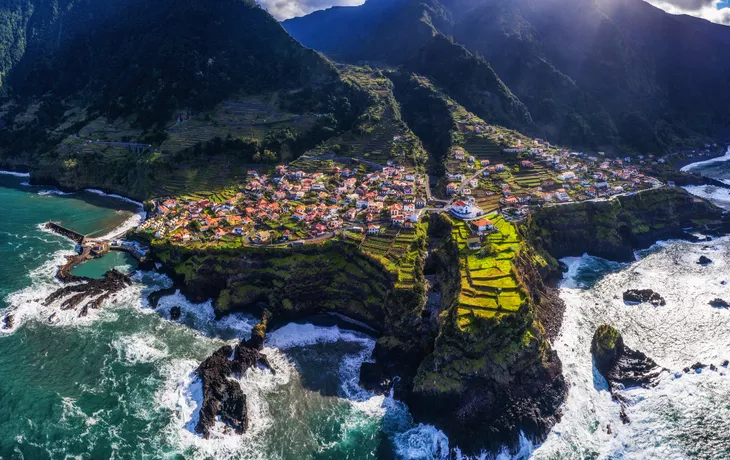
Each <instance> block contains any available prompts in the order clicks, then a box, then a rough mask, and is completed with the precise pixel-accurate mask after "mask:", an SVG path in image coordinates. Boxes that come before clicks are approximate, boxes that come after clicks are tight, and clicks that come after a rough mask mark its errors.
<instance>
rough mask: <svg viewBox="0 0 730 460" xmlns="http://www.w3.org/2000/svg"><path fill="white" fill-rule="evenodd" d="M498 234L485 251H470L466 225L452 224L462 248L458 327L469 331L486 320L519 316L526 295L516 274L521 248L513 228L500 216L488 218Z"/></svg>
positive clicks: (488, 240) (492, 236) (489, 238)
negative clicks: (477, 322)
mask: <svg viewBox="0 0 730 460" xmlns="http://www.w3.org/2000/svg"><path fill="white" fill-rule="evenodd" d="M488 218H489V219H490V220H492V222H494V224H495V228H496V231H495V232H493V233H491V234H490V235H488V236H487V237H486V239H485V240H484V241H483V242H482V249H480V250H476V251H475V250H471V249H469V247H468V246H467V240H468V239H469V238H470V236H471V232H470V230H469V229H468V228H467V226H466V224H465V223H464V222H461V221H456V220H453V219H451V218H448V219H449V220H450V221H451V225H452V231H451V235H452V238H453V239H454V241H455V242H456V243H457V245H458V246H459V254H460V261H459V263H460V272H461V292H460V294H459V298H458V307H457V308H458V318H459V319H458V321H459V326H460V327H461V328H462V329H464V330H469V329H470V328H471V327H473V326H474V323H475V322H476V321H478V320H480V319H484V318H495V317H496V318H498V317H501V316H504V315H509V314H512V313H515V312H517V311H518V310H519V309H520V307H521V306H522V304H523V303H524V301H525V299H526V295H525V293H524V290H523V288H522V286H521V285H520V282H519V280H518V278H517V276H516V274H515V269H514V267H513V260H514V258H515V257H516V256H517V254H518V253H519V251H520V249H521V248H522V240H521V239H520V237H519V235H517V232H516V230H515V228H514V226H513V225H512V224H511V223H509V222H507V221H505V220H504V219H503V218H502V217H501V216H499V215H490V216H488Z"/></svg>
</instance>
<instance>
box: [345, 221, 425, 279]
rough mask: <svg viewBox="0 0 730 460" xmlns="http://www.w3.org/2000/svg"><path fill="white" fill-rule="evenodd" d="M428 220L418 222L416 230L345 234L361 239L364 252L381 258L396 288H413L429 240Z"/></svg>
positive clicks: (354, 238)
mask: <svg viewBox="0 0 730 460" xmlns="http://www.w3.org/2000/svg"><path fill="white" fill-rule="evenodd" d="M427 230H428V223H426V222H424V223H419V224H418V225H417V226H416V228H415V229H412V230H408V229H401V230H396V229H388V230H386V231H384V232H383V233H381V234H380V235H377V236H375V235H366V236H359V235H355V234H348V235H346V237H347V238H351V239H353V240H356V241H357V240H358V237H359V241H360V244H359V248H360V250H361V251H362V252H364V253H365V254H367V255H368V256H370V257H372V258H373V259H376V260H377V261H379V262H380V263H381V264H382V265H383V266H384V267H385V268H386V270H388V272H389V273H390V274H391V276H392V277H393V278H394V279H395V280H396V282H395V286H396V288H397V289H412V288H413V287H415V285H416V279H415V273H416V270H417V268H416V264H417V263H418V259H419V258H420V257H421V247H422V244H424V241H425V239H426V232H427Z"/></svg>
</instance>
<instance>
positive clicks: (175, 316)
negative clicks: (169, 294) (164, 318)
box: [170, 306, 181, 321]
mask: <svg viewBox="0 0 730 460" xmlns="http://www.w3.org/2000/svg"><path fill="white" fill-rule="evenodd" d="M180 313H181V310H180V307H177V306H175V307H172V308H170V320H171V321H177V320H179V319H180Z"/></svg>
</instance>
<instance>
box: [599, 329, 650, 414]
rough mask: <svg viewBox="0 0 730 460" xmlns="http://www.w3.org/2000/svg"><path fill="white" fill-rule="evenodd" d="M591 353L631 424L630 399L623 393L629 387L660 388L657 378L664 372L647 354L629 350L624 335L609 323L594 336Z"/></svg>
mask: <svg viewBox="0 0 730 460" xmlns="http://www.w3.org/2000/svg"><path fill="white" fill-rule="evenodd" d="M591 354H592V355H593V359H594V361H595V364H596V369H598V371H599V372H600V373H601V375H602V376H603V377H604V378H605V379H606V381H607V382H608V387H609V389H610V391H611V396H612V397H613V398H614V399H615V400H617V401H619V402H620V403H621V411H622V420H623V421H624V423H628V416H626V413H625V410H624V406H625V403H626V400H625V398H624V397H623V396H622V395H621V393H620V391H621V390H623V389H624V388H627V387H637V386H638V387H643V388H650V387H652V386H654V385H656V378H657V377H658V376H659V374H660V373H661V372H662V371H663V369H662V368H660V367H659V366H657V364H656V363H655V362H654V361H653V360H652V359H651V358H648V357H647V356H646V355H645V354H644V353H642V352H640V351H634V350H632V349H631V348H629V347H627V346H626V345H625V344H624V340H623V337H621V334H620V333H619V332H618V331H617V330H616V329H615V328H614V327H613V326H609V325H605V324H604V325H602V326H599V327H598V329H596V332H595V333H594V334H593V340H592V341H591Z"/></svg>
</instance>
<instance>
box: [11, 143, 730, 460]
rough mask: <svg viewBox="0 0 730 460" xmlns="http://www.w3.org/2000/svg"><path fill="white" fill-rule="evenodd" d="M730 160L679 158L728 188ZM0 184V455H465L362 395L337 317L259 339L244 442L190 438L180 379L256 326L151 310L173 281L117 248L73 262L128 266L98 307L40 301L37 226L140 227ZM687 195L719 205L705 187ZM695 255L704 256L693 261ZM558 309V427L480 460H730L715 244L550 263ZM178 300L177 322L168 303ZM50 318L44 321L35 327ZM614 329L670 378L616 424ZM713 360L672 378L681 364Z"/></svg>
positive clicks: (103, 230) (117, 213) (356, 349)
mask: <svg viewBox="0 0 730 460" xmlns="http://www.w3.org/2000/svg"><path fill="white" fill-rule="evenodd" d="M724 160H730V153H729V154H728V155H727V156H726V157H722V158H721V159H716V160H714V161H711V162H706V163H703V164H697V165H694V166H692V167H693V168H696V170H697V171H698V172H701V173H703V174H707V175H711V176H712V177H715V178H717V179H719V180H723V181H728V183H729V184H730V161H727V162H726V161H724ZM27 181H28V177H26V176H25V175H22V174H17V173H12V174H11V173H4V174H0V203H2V204H3V206H2V208H0V209H2V212H3V217H2V218H0V260H1V261H2V263H0V310H2V311H0V317H4V316H5V315H6V314H7V313H9V312H12V314H13V315H14V317H15V323H14V325H13V327H12V328H11V329H9V330H0V458H3V459H67V458H79V459H107V458H114V459H138V458H139V459H147V458H149V459H158V458H163V459H164V458H168V459H266V460H268V459H297V460H298V459H353V460H357V459H400V458H403V459H462V458H463V459H466V458H467V457H466V456H464V455H462V453H461V451H460V450H459V448H458V446H457V445H454V444H453V443H450V442H449V439H448V437H447V436H446V435H445V434H444V433H443V432H442V431H440V430H439V429H438V428H436V427H434V426H431V425H425V424H420V423H417V422H414V420H413V418H412V417H411V415H410V413H409V412H408V408H407V407H406V406H405V405H404V404H403V403H401V402H400V401H398V400H396V399H394V398H393V397H392V395H391V396H378V395H375V394H372V393H369V392H367V391H365V390H363V389H361V388H360V387H359V386H358V384H357V382H358V372H359V367H360V365H361V363H362V362H363V361H365V360H368V359H370V358H371V353H372V350H373V347H374V346H375V341H374V338H373V337H371V336H369V335H367V334H365V333H363V332H360V331H354V330H350V329H348V327H347V326H346V323H342V324H337V323H333V324H326V325H323V324H322V323H319V322H318V323H314V324H313V323H309V322H301V323H290V324H288V325H285V326H283V327H281V328H279V329H277V330H275V331H273V332H271V333H270V334H269V335H268V336H267V339H266V344H265V345H266V346H265V349H264V353H265V354H266V355H267V356H268V358H269V360H270V361H271V363H272V365H273V367H274V368H275V369H276V373H275V374H272V373H271V372H268V371H264V370H259V369H251V370H249V371H247V373H246V374H245V375H244V376H243V377H242V378H241V386H242V388H243V389H244V392H245V393H246V394H247V397H248V403H249V413H250V414H251V425H250V429H249V431H248V432H247V433H246V434H244V435H243V436H236V435H229V434H226V433H224V430H223V429H222V427H217V429H216V430H214V433H213V435H212V436H211V438H210V439H203V438H201V437H200V436H198V435H197V434H196V433H195V432H194V426H195V424H196V423H197V418H198V411H199V406H200V403H201V400H202V388H201V385H200V382H199V381H198V380H197V379H196V378H195V375H194V370H195V369H196V367H197V366H198V365H199V364H200V362H202V361H203V360H204V359H205V358H206V357H207V356H209V355H210V354H211V353H212V352H213V351H215V350H216V349H218V348H219V347H221V346H223V345H225V344H229V345H232V344H235V343H236V342H237V341H238V340H239V339H240V338H242V337H246V336H248V335H249V334H250V331H251V328H252V327H253V325H254V324H255V323H256V318H254V317H252V316H247V315H244V314H237V315H231V316H229V317H226V318H224V319H221V320H215V317H214V314H213V309H212V305H211V303H210V301H208V302H205V303H201V304H194V303H190V302H188V301H187V300H186V299H185V298H184V297H183V296H182V295H181V294H180V293H179V292H178V293H176V294H174V295H170V296H166V297H163V298H162V299H161V301H160V304H159V306H158V307H157V308H156V309H153V308H151V307H150V305H149V304H148V302H147V295H148V294H149V293H150V292H153V291H155V290H159V289H162V288H167V287H170V286H171V285H172V282H171V280H170V279H168V278H167V277H166V276H165V275H162V274H160V273H156V272H147V271H141V270H139V269H138V268H137V267H136V264H135V261H134V260H133V259H130V258H129V257H127V256H125V255H124V254H121V253H110V254H109V255H107V256H105V257H103V258H102V259H97V260H94V261H92V262H88V263H84V264H82V265H80V266H78V267H75V268H74V273H75V274H79V275H83V276H89V277H99V276H102V275H103V273H104V272H105V271H106V270H108V269H109V268H112V267H117V268H119V269H121V270H125V271H127V272H128V273H131V274H132V278H133V280H134V283H133V284H132V286H130V287H128V288H126V289H124V290H123V291H120V292H119V293H117V294H116V295H115V296H114V297H113V298H112V299H110V300H109V301H108V302H106V304H105V305H104V306H103V307H102V308H101V309H99V310H91V311H90V312H89V315H88V316H86V317H82V318H79V317H78V316H77V313H76V312H74V311H66V312H61V311H59V309H58V308H57V306H54V305H50V306H44V302H43V300H44V299H45V298H46V297H47V296H48V295H49V294H50V293H52V292H53V291H54V290H55V289H57V288H58V287H59V283H58V281H56V280H55V278H54V274H55V271H56V268H57V266H58V265H59V264H60V263H61V262H62V261H63V260H64V259H65V256H67V255H70V254H72V253H73V252H74V245H73V243H71V242H70V241H69V240H67V239H65V238H63V237H61V236H58V235H55V234H52V233H50V232H48V231H46V230H45V229H44V228H43V223H45V222H48V221H55V222H60V223H62V224H64V225H66V226H68V227H71V228H73V229H75V230H78V231H80V232H82V233H85V234H92V235H94V236H101V235H105V234H106V235H110V234H116V233H117V232H118V231H120V230H123V229H125V228H132V227H134V226H135V225H137V224H138V223H139V221H140V220H141V219H142V213H141V209H140V205H139V203H135V202H133V201H130V200H127V199H123V198H122V197H117V196H110V195H105V194H103V193H102V192H100V191H96V190H91V191H83V192H77V193H70V194H69V193H63V192H60V191H58V190H55V189H53V188H50V187H38V186H31V185H29V184H28V182H27ZM689 191H690V192H691V193H693V194H696V195H698V196H703V197H706V198H709V199H712V200H713V201H714V202H716V203H717V204H719V205H721V206H726V207H727V208H728V209H730V193H728V190H726V189H721V188H718V187H691V188H689ZM701 255H705V256H707V257H710V258H711V259H712V260H713V263H712V264H710V265H707V266H700V265H699V264H697V260H698V259H699V257H700V256H701ZM563 262H564V263H565V264H566V266H567V267H568V271H567V272H566V273H565V277H564V280H563V281H562V284H561V286H560V289H561V296H562V298H563V299H564V301H565V303H566V312H565V319H564V322H563V327H562V330H561V333H560V335H559V336H558V337H557V338H556V340H555V343H554V344H553V345H554V347H555V349H556V350H557V352H558V354H559V356H560V358H561V360H562V362H563V370H564V374H565V378H566V380H567V382H568V385H569V387H570V390H569V395H568V398H567V400H566V402H565V403H564V405H563V407H562V412H563V416H562V420H561V421H560V423H558V424H557V425H556V426H555V427H554V429H553V430H552V431H551V433H550V434H549V436H548V438H547V440H545V441H544V442H542V443H535V442H532V441H531V440H529V439H527V438H525V437H522V438H521V439H520V441H519V445H518V446H517V447H516V448H514V449H513V450H512V451H507V450H504V451H502V452H496V453H482V454H481V455H478V456H477V457H476V458H483V459H499V460H506V459H510V458H514V459H528V458H535V459H603V458H606V459H621V458H626V459H652V458H662V459H685V458H687V459H721V458H730V375H728V373H729V372H730V371H729V370H728V369H725V368H723V367H722V366H721V365H720V364H721V363H722V361H723V360H725V359H730V311H726V310H722V309H717V308H713V307H711V306H710V305H709V301H710V300H712V299H715V298H724V299H726V300H728V301H730V288H729V287H728V286H730V284H727V283H730V270H729V268H730V238H728V237H723V238H717V239H714V240H713V241H711V242H703V243H696V244H693V243H687V242H681V241H662V242H659V243H657V244H656V245H654V246H653V247H652V248H650V249H648V250H645V251H640V252H637V254H636V261H635V262H632V263H616V262H611V261H607V260H603V259H599V258H595V257H592V256H589V255H584V256H582V257H576V258H568V259H564V260H563ZM629 288H650V289H654V290H655V291H657V292H659V293H660V294H661V295H662V296H664V298H665V299H666V301H667V304H666V305H665V306H663V307H653V306H650V305H626V304H624V302H623V301H622V300H621V293H622V292H623V291H624V290H626V289H629ZM174 306H179V307H181V310H182V315H181V318H180V320H179V321H170V319H169V313H170V309H171V308H172V307H174ZM54 312H55V313H56V317H55V318H54V321H53V322H49V320H48V318H49V317H50V316H51V315H52V314H53V313H54ZM604 323H607V324H612V325H614V326H615V327H617V328H618V329H619V330H620V331H621V332H622V334H623V335H624V338H625V341H626V343H627V344H628V345H629V346H630V347H632V348H634V349H637V350H641V351H643V352H645V353H646V354H647V355H648V356H650V357H652V358H653V359H654V360H655V361H656V362H657V363H658V364H659V365H660V366H662V367H664V368H666V369H667V370H666V371H665V372H664V373H663V374H662V376H661V378H660V381H659V383H658V385H657V386H656V387H654V388H651V389H626V390H625V392H624V393H625V395H626V396H627V398H628V400H629V403H628V405H627V409H626V412H627V415H628V416H629V418H630V420H631V423H629V424H623V423H622V422H621V420H620V418H619V406H618V404H617V403H616V402H614V401H612V400H611V396H610V394H609V392H608V390H607V384H606V382H605V380H604V379H603V378H602V377H601V376H600V375H599V374H598V373H597V372H596V371H595V368H594V366H593V364H592V360H591V355H590V340H591V337H592V334H593V331H594V330H595V328H596V327H597V326H598V325H600V324H604ZM698 361H699V362H702V363H704V364H707V365H709V364H715V365H716V366H718V370H717V371H711V370H710V369H709V368H706V369H704V370H702V371H701V372H692V373H689V374H687V373H684V372H682V369H683V368H685V367H687V366H690V365H692V364H694V363H695V362H698Z"/></svg>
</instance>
